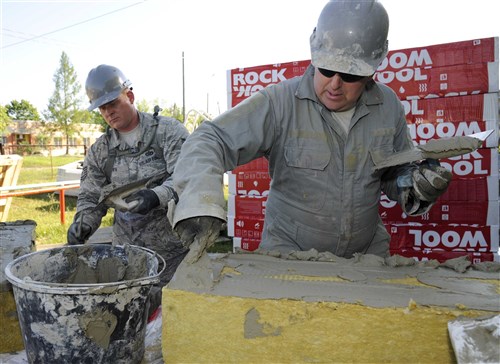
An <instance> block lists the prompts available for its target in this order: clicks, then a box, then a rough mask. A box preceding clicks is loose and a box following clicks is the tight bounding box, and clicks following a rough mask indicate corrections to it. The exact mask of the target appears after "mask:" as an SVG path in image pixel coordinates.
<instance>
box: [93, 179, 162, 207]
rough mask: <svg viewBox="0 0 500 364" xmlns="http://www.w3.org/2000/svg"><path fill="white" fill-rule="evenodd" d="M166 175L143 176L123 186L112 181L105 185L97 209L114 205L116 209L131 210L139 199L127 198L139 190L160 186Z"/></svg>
mask: <svg viewBox="0 0 500 364" xmlns="http://www.w3.org/2000/svg"><path fill="white" fill-rule="evenodd" d="M165 176H166V173H162V174H160V175H156V176H153V177H147V178H143V179H140V180H138V181H135V182H132V183H128V184H126V185H123V186H116V185H115V184H113V183H110V184H108V185H106V186H104V187H103V189H102V192H101V197H100V198H99V202H98V204H97V206H96V209H99V208H101V207H103V206H106V207H113V208H114V209H115V210H118V211H122V212H124V211H129V210H130V209H132V208H134V207H135V206H136V205H137V204H138V201H132V202H130V203H127V202H126V201H125V199H126V198H127V197H128V196H130V195H131V194H133V193H134V192H137V191H139V190H142V189H145V188H151V187H154V186H158V185H159V184H161V183H162V181H163V180H164V178H165Z"/></svg>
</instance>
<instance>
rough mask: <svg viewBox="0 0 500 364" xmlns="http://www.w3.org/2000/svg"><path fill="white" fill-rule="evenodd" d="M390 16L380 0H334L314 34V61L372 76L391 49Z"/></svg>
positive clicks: (316, 65) (326, 65)
mask: <svg viewBox="0 0 500 364" xmlns="http://www.w3.org/2000/svg"><path fill="white" fill-rule="evenodd" d="M388 32H389V16H388V15H387V12H386V10H385V9H384V7H383V5H382V4H381V3H379V2H378V1H376V0H357V1H354V0H331V1H329V2H328V3H327V4H326V5H325V7H324V8H323V10H322V12H321V14H320V16H319V19H318V24H317V26H316V28H315V29H314V31H313V33H312V35H311V38H310V46H311V63H312V64H313V66H315V67H318V68H326V69H328V70H332V71H337V72H342V73H349V74H352V75H358V76H371V75H373V74H374V73H375V71H376V70H377V68H378V66H379V65H380V63H381V62H382V61H383V60H384V58H385V56H386V55H387V52H388V41H387V34H388Z"/></svg>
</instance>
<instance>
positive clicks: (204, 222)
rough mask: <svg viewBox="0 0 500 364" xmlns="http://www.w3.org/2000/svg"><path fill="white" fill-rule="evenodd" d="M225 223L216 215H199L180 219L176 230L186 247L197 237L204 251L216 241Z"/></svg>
mask: <svg viewBox="0 0 500 364" xmlns="http://www.w3.org/2000/svg"><path fill="white" fill-rule="evenodd" d="M224 225H225V222H224V221H223V220H221V219H218V218H216V217H212V216H198V217H192V218H189V219H186V220H182V221H180V222H179V223H178V224H177V226H176V227H175V231H176V233H177V234H178V235H179V238H180V239H181V241H182V244H183V245H184V246H185V247H186V248H189V247H190V246H191V244H192V243H193V241H194V240H195V239H197V240H198V241H199V243H200V246H201V249H200V250H201V251H203V250H205V249H207V248H209V247H211V246H212V245H213V244H214V243H215V240H217V238H218V237H219V234H220V231H221V230H222V229H223V227H224Z"/></svg>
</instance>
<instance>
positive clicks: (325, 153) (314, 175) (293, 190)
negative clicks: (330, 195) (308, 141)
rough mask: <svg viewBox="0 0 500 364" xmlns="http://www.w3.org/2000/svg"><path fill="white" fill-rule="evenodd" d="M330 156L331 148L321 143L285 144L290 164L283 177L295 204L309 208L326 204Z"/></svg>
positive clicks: (288, 163)
mask: <svg viewBox="0 0 500 364" xmlns="http://www.w3.org/2000/svg"><path fill="white" fill-rule="evenodd" d="M330 159H331V152H330V150H328V148H322V147H321V146H316V147H315V146H307V147H296V146H294V147H285V163H286V167H285V168H284V171H283V174H282V176H281V177H282V178H283V179H284V181H285V182H286V184H287V188H286V189H284V191H283V193H284V194H285V195H286V196H287V197H288V198H289V199H290V202H291V203H292V204H294V205H296V206H297V207H300V208H303V209H305V210H308V211H317V210H319V209H321V208H322V207H323V205H324V203H325V199H326V193H327V190H328V182H329V173H328V169H327V166H328V164H329V163H330Z"/></svg>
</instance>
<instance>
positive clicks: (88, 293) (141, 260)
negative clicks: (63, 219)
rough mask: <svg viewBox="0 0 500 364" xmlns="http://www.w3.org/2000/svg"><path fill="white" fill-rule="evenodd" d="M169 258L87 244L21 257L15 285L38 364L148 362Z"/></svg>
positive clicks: (29, 352) (12, 266) (12, 267)
mask: <svg viewBox="0 0 500 364" xmlns="http://www.w3.org/2000/svg"><path fill="white" fill-rule="evenodd" d="M159 266H162V267H164V266H165V264H164V260H163V258H162V257H161V256H159V255H158V254H156V253H155V252H153V251H152V250H149V249H146V248H143V247H139V246H134V245H125V246H112V245H108V244H87V245H73V246H64V247H61V248H54V249H47V250H42V251H39V252H35V253H31V254H27V255H24V256H22V257H19V258H18V259H15V260H14V261H12V262H10V263H9V264H8V265H7V267H6V268H5V274H6V277H7V279H8V280H9V282H11V283H12V286H13V290H14V296H15V301H16V308H17V312H18V316H19V324H20V326H21V332H22V334H23V341H24V346H25V349H26V356H27V358H28V361H29V362H30V363H76V362H78V363H127V364H128V363H140V362H141V360H142V358H143V356H144V350H145V345H144V337H145V333H146V325H147V314H148V307H149V292H150V290H151V286H152V285H153V284H156V283H158V282H159V276H160V274H161V272H158V267H159Z"/></svg>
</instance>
